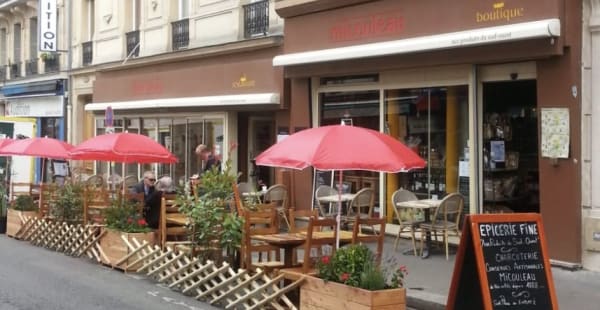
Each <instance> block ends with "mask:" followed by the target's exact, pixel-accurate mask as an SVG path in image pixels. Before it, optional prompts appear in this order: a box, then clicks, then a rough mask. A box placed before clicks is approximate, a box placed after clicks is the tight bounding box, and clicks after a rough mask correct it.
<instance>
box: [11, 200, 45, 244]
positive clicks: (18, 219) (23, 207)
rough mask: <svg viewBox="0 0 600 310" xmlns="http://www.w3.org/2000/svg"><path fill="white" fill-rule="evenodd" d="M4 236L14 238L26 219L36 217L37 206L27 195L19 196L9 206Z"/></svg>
mask: <svg viewBox="0 0 600 310" xmlns="http://www.w3.org/2000/svg"><path fill="white" fill-rule="evenodd" d="M6 217H7V219H6V220H7V225H6V235H7V236H10V237H16V236H17V233H18V232H19V231H20V230H21V227H22V226H23V224H25V221H26V220H27V218H31V217H38V205H37V204H36V203H35V202H34V201H33V198H32V197H31V196H29V195H20V196H17V198H16V199H15V200H14V201H13V202H12V203H11V204H9V209H8V212H7V214H6Z"/></svg>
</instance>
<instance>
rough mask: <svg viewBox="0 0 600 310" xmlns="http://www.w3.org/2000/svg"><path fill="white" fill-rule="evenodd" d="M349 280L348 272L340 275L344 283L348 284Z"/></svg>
mask: <svg viewBox="0 0 600 310" xmlns="http://www.w3.org/2000/svg"><path fill="white" fill-rule="evenodd" d="M348 279H350V274H349V273H347V272H344V273H342V274H341V275H340V281H342V282H346V281H348Z"/></svg>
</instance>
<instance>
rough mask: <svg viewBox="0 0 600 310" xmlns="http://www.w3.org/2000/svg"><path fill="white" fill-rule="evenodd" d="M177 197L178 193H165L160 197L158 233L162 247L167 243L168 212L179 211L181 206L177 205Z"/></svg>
mask: <svg viewBox="0 0 600 310" xmlns="http://www.w3.org/2000/svg"><path fill="white" fill-rule="evenodd" d="M176 199H177V195H176V194H163V195H162V197H161V198H160V218H159V226H158V234H159V238H160V245H161V247H162V248H165V245H166V243H167V235H168V230H167V214H168V213H177V212H179V207H178V206H177V202H176Z"/></svg>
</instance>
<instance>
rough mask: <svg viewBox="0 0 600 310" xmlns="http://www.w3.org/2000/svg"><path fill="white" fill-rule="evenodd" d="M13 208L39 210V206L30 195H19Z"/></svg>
mask: <svg viewBox="0 0 600 310" xmlns="http://www.w3.org/2000/svg"><path fill="white" fill-rule="evenodd" d="M12 208H13V209H15V210H17V211H37V210H38V206H37V205H36V204H35V202H34V201H33V198H32V197H31V196H29V195H20V196H17V199H15V201H14V202H13V205H12Z"/></svg>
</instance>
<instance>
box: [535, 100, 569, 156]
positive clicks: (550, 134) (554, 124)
mask: <svg viewBox="0 0 600 310" xmlns="http://www.w3.org/2000/svg"><path fill="white" fill-rule="evenodd" d="M541 119H542V124H541V127H542V143H541V144H540V146H541V149H542V150H541V151H542V157H549V158H568V157H569V140H570V136H569V109H568V108H542V109H541Z"/></svg>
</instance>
